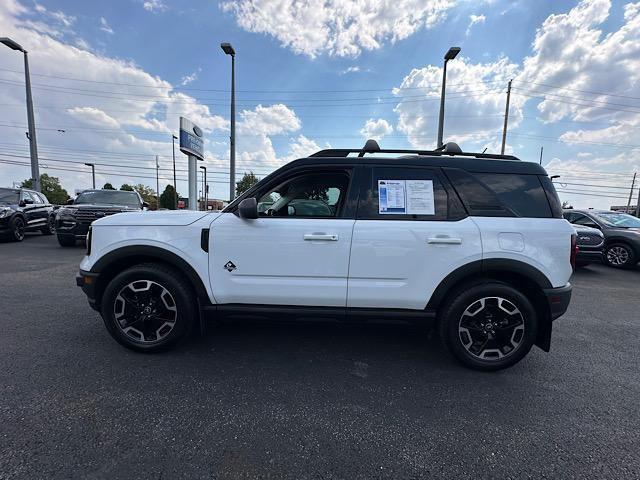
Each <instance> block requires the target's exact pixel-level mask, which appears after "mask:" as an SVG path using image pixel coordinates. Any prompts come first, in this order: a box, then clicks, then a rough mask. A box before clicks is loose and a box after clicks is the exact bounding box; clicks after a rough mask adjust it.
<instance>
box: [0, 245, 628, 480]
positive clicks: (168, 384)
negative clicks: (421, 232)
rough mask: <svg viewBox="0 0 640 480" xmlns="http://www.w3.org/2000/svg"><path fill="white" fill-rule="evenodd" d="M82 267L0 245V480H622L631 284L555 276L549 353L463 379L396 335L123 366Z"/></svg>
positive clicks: (276, 335)
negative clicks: (567, 297)
mask: <svg viewBox="0 0 640 480" xmlns="http://www.w3.org/2000/svg"><path fill="white" fill-rule="evenodd" d="M82 255H83V248H82V247H81V246H78V247H77V248H71V249H63V248H61V247H59V246H58V244H57V242H56V240H55V237H43V236H41V235H39V234H31V235H28V236H27V238H26V239H25V241H24V242H22V243H20V244H17V243H0V286H1V288H0V389H1V391H0V478H2V479H6V478H47V479H50V478H145V479H146V478H179V477H185V478H256V477H263V478H269V477H275V478H283V477H289V478H325V479H326V478H350V479H351V478H426V477H441V478H488V477H493V478H526V477H533V478H541V477H546V478H570V477H572V478H578V477H580V478H639V477H640V455H639V454H638V451H640V428H639V426H640V408H639V407H638V399H639V398H640V368H639V367H640V355H639V353H640V348H639V346H638V345H639V342H638V341H639V338H640V314H639V312H640V291H639V290H638V284H639V281H640V270H637V271H614V270H611V269H608V268H606V267H603V266H600V265H598V266H591V267H588V268H586V269H583V270H582V271H579V272H578V273H577V274H575V275H574V278H573V280H572V283H573V284H574V286H575V289H574V297H573V301H572V304H571V306H570V309H569V311H568V313H567V314H566V315H565V316H564V317H563V318H561V319H560V320H558V321H557V322H556V324H555V331H554V336H553V342H552V350H551V352H550V353H548V354H546V353H544V352H542V351H541V350H539V349H534V350H533V351H532V352H531V353H530V354H529V356H528V357H527V358H526V359H525V360H524V361H522V362H521V363H520V364H518V365H516V366H515V367H513V368H511V369H509V370H506V371H502V372H499V373H491V374H483V373H478V372H473V371H469V370H466V369H464V368H462V367H460V366H458V365H457V364H456V363H455V362H454V361H453V360H452V359H450V358H449V357H448V356H447V355H446V353H445V352H444V351H443V350H442V349H441V348H440V346H439V344H438V341H437V339H436V338H427V335H426V333H425V332H424V331H421V330H418V329H411V328H406V327H393V328H389V327H385V328H381V327H345V326H339V325H315V326H310V325H307V324H300V325H279V324H273V323H271V324H264V323H256V322H254V323H249V322H239V323H235V324H226V325H221V326H214V327H213V328H210V329H209V331H208V333H207V335H206V336H205V337H202V338H197V339H195V340H194V341H192V342H190V343H188V344H186V345H184V346H183V347H182V348H180V349H179V350H177V351H173V352H169V353H165V354H157V355H144V354H136V353H133V352H130V351H128V350H125V349H124V348H122V347H120V346H119V345H118V344H116V343H115V342H114V341H113V340H112V339H111V337H109V335H108V334H107V332H106V330H105V329H104V327H103V325H102V323H101V320H100V318H99V316H98V314H97V313H96V312H94V311H93V310H91V309H90V308H89V306H88V305H87V302H86V300H85V297H84V295H83V294H82V292H81V291H80V289H79V288H77V287H76V286H75V278H74V276H75V273H76V271H77V267H78V263H79V261H80V258H81V257H82Z"/></svg>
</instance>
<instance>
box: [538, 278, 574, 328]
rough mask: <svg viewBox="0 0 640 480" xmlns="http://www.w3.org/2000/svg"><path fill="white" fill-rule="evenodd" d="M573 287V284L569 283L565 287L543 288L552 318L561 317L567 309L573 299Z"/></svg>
mask: <svg viewBox="0 0 640 480" xmlns="http://www.w3.org/2000/svg"><path fill="white" fill-rule="evenodd" d="M572 289H573V287H572V286H571V284H570V283H567V284H566V285H565V286H564V287H558V288H547V289H545V290H543V292H544V295H545V297H546V299H547V303H548V304H549V313H550V314H551V320H555V319H556V318H558V317H561V316H562V315H564V313H565V312H566V311H567V308H569V302H570V301H571V290H572Z"/></svg>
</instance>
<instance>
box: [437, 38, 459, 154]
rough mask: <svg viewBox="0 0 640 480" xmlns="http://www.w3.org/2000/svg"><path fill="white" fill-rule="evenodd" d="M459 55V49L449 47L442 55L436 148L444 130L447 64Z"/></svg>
mask: <svg viewBox="0 0 640 480" xmlns="http://www.w3.org/2000/svg"><path fill="white" fill-rule="evenodd" d="M459 53H460V47H451V48H450V49H449V50H447V53H445V55H444V68H443V69H442V92H441V93H440V117H439V119H438V148H440V147H442V145H443V144H442V133H443V129H444V91H445V85H446V83H447V63H449V60H453V59H454V58H456V56H457V55H458V54H459Z"/></svg>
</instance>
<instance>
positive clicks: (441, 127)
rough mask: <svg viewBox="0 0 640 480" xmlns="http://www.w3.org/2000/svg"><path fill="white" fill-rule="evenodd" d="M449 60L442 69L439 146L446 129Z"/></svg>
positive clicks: (438, 146)
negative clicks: (445, 109)
mask: <svg viewBox="0 0 640 480" xmlns="http://www.w3.org/2000/svg"><path fill="white" fill-rule="evenodd" d="M448 62H449V60H445V61H444V68H443V69H442V91H441V92H440V116H439V118H438V144H437V148H440V147H441V146H442V145H443V144H442V134H443V130H444V90H445V84H446V83H447V63H448Z"/></svg>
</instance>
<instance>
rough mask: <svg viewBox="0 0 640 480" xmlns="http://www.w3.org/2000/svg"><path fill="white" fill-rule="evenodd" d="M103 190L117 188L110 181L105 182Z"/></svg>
mask: <svg viewBox="0 0 640 480" xmlns="http://www.w3.org/2000/svg"><path fill="white" fill-rule="evenodd" d="M102 189H103V190H115V188H113V185H111V184H110V183H109V182H107V183H105V184H104V186H103V187H102Z"/></svg>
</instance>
